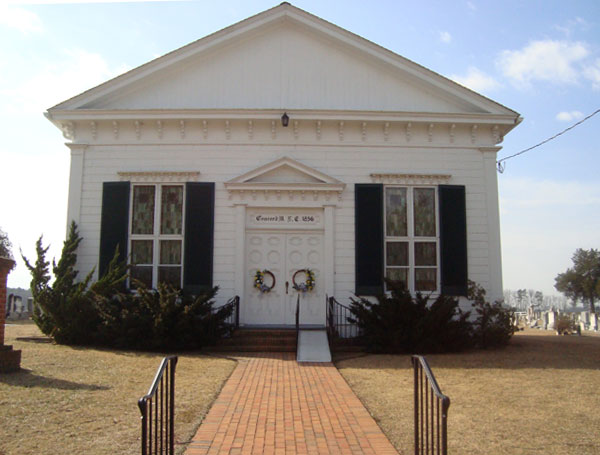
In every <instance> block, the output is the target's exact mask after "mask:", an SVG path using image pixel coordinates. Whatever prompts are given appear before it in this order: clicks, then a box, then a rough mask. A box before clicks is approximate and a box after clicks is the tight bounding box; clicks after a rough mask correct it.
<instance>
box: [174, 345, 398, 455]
mask: <svg viewBox="0 0 600 455" xmlns="http://www.w3.org/2000/svg"><path fill="white" fill-rule="evenodd" d="M238 360H239V364H238V366H237V367H236V369H235V370H234V372H233V374H232V375H231V377H230V378H229V380H228V381H227V383H226V384H225V386H224V387H223V390H222V391H221V394H220V395H219V397H218V398H217V400H216V401H215V403H214V404H213V407H212V408H211V410H210V411H209V413H208V415H207V416H206V419H204V422H203V423H202V425H201V426H200V428H199V429H198V431H197V433H196V435H195V436H194V438H193V439H192V442H191V443H190V445H189V447H188V449H187V451H186V452H185V454H186V455H203V454H246V455H250V454H266V455H268V454H317V453H318V454H373V455H375V454H377V455H381V454H395V455H397V454H398V452H396V450H395V449H394V447H393V446H392V445H391V443H390V442H389V441H388V439H387V438H386V437H385V436H384V434H383V433H382V432H381V430H380V428H379V427H378V426H377V424H376V423H375V421H374V420H373V418H372V417H371V416H370V415H369V413H368V412H367V410H366V409H365V407H364V406H363V405H362V403H361V402H360V401H359V399H358V398H357V397H356V395H354V393H353V392H352V390H351V389H350V387H349V386H348V384H346V381H345V380H344V379H343V378H342V376H341V375H340V373H339V372H338V370H337V369H336V368H335V367H334V366H333V364H331V363H301V364H299V363H297V362H296V360H295V355H294V354H291V353H270V354H257V355H255V356H245V357H243V358H239V359H238Z"/></svg>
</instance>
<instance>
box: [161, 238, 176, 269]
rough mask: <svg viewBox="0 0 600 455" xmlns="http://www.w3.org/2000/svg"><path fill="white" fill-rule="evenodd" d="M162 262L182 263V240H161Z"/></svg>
mask: <svg viewBox="0 0 600 455" xmlns="http://www.w3.org/2000/svg"><path fill="white" fill-rule="evenodd" d="M160 263H161V264H181V240H161V241H160Z"/></svg>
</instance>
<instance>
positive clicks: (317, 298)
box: [286, 233, 325, 325]
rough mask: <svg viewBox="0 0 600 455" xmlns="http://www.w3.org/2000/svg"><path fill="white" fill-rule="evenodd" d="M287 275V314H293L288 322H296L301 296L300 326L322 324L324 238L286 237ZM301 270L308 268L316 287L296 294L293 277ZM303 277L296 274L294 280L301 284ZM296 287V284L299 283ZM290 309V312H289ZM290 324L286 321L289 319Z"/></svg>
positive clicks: (300, 235) (323, 314)
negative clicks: (313, 275) (297, 305)
mask: <svg viewBox="0 0 600 455" xmlns="http://www.w3.org/2000/svg"><path fill="white" fill-rule="evenodd" d="M286 252H287V264H286V266H287V276H288V277H289V280H290V292H289V293H288V295H287V311H286V315H288V314H290V312H291V314H292V320H291V322H288V323H292V324H295V322H296V302H297V299H298V294H299V295H300V324H310V325H312V324H316V325H324V324H325V297H324V296H323V295H322V289H323V274H322V268H323V260H322V259H323V258H322V256H323V235H322V234H320V233H318V234H304V233H303V234H288V235H287V242H286ZM301 269H310V270H311V271H312V272H313V273H314V274H315V287H314V289H313V290H312V291H307V292H298V291H296V290H294V289H293V287H292V286H293V284H292V278H293V276H294V274H295V273H296V272H297V271H298V270H301ZM304 280H305V274H303V273H301V274H298V277H297V281H298V282H303V281H304ZM298 284H299V283H298ZM290 310H291V311H290ZM288 321H289V319H288Z"/></svg>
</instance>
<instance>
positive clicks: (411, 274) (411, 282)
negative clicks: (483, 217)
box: [383, 185, 441, 295]
mask: <svg viewBox="0 0 600 455" xmlns="http://www.w3.org/2000/svg"><path fill="white" fill-rule="evenodd" d="M388 188H405V189H406V209H407V210H406V212H407V213H406V222H407V235H406V236H388V234H387V209H388V207H387V190H388ZM421 188H427V189H433V190H434V191H433V194H434V210H435V236H433V237H416V236H415V235H414V228H415V226H414V190H415V189H421ZM383 217H384V218H383V221H384V222H383V229H384V247H383V249H384V251H383V254H384V272H383V273H384V277H387V270H388V263H387V243H388V242H406V243H408V267H403V266H392V265H391V266H389V268H397V269H403V268H407V269H408V276H407V280H408V291H409V292H410V293H411V294H413V295H414V294H416V292H421V293H423V294H432V295H437V294H439V293H440V289H441V271H440V216H439V194H438V187H437V186H436V185H385V186H384V195H383ZM419 242H429V243H431V242H435V249H436V265H435V266H416V265H415V246H414V245H415V243H419ZM416 268H435V269H436V280H435V281H436V287H435V290H431V291H417V290H416V289H415V269H416Z"/></svg>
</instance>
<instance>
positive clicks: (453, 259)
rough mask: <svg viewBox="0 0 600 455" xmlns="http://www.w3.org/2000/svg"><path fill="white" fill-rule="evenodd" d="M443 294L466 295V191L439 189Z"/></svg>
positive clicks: (441, 186)
mask: <svg viewBox="0 0 600 455" xmlns="http://www.w3.org/2000/svg"><path fill="white" fill-rule="evenodd" d="M439 202H440V256H441V275H442V294H446V295H455V296H456V295H464V296H466V295H467V279H468V275H467V273H468V272H467V210H466V200H465V187H464V186H460V185H440V186H439Z"/></svg>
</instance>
